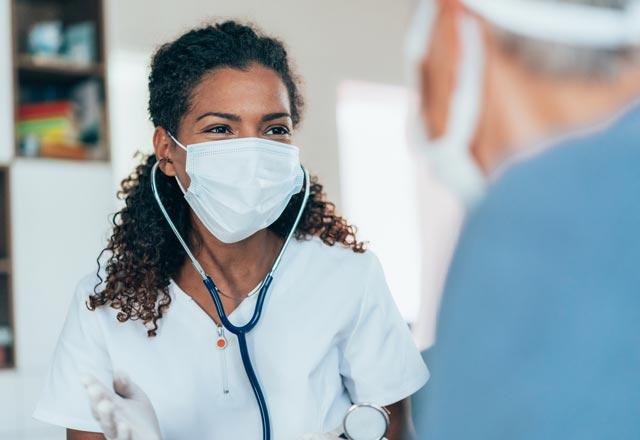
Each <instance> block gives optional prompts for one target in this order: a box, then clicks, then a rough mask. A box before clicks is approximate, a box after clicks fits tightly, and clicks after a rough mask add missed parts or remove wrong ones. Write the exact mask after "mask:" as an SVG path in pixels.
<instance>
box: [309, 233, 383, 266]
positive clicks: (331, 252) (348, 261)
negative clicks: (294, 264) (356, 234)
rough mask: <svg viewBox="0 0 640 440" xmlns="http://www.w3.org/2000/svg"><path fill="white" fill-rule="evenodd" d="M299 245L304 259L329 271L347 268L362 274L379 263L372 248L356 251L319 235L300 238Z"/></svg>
mask: <svg viewBox="0 0 640 440" xmlns="http://www.w3.org/2000/svg"><path fill="white" fill-rule="evenodd" d="M297 246H298V247H299V249H300V253H301V256H302V258H301V259H302V260H303V261H310V262H313V264H314V266H316V267H322V268H323V269H324V270H327V271H329V270H331V269H336V270H345V269H346V270H348V271H350V272H353V273H358V274H362V272H367V271H369V270H371V268H372V267H373V266H376V265H379V261H378V257H377V256H376V255H375V253H374V252H373V251H371V250H366V251H364V252H354V251H353V249H351V248H350V247H348V246H345V245H343V244H340V243H336V244H333V245H329V244H327V243H325V242H323V241H322V239H320V238H319V237H312V238H310V239H305V240H298V241H297Z"/></svg>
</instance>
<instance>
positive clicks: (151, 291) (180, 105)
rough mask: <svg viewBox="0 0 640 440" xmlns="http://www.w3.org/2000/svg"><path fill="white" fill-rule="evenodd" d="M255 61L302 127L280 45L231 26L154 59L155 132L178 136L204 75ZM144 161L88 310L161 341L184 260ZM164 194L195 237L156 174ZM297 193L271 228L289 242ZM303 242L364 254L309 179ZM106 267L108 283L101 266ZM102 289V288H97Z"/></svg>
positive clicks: (184, 211) (178, 195)
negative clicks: (135, 325)
mask: <svg viewBox="0 0 640 440" xmlns="http://www.w3.org/2000/svg"><path fill="white" fill-rule="evenodd" d="M252 63H257V64H260V65H262V66H265V67H267V68H270V69H272V70H273V71H275V72H276V73H277V74H278V75H279V76H280V78H281V79H282V81H283V83H284V84H285V86H286V88H287V90H288V94H289V99H290V104H291V118H292V120H293V125H294V127H295V126H297V124H298V123H299V122H300V113H301V110H302V98H301V96H300V92H299V88H298V85H297V80H296V77H295V75H294V74H293V72H292V71H291V67H290V65H289V60H288V58H287V52H286V50H285V47H284V45H283V44H282V42H280V41H278V40H276V39H274V38H271V37H268V36H265V35H262V34H261V33H259V32H258V31H256V29H255V28H254V27H251V26H248V25H243V24H239V23H237V22H234V21H225V22H223V23H218V24H215V25H208V26H205V27H201V28H199V29H194V30H191V31H189V32H187V33H186V34H184V35H182V36H181V37H179V38H178V39H177V40H175V41H173V42H171V43H167V44H164V45H163V46H161V47H160V48H159V49H158V51H157V52H156V53H155V55H154V56H153V59H152V63H151V73H150V75H149V92H150V93H149V115H150V118H151V121H152V122H153V124H154V125H155V126H156V127H163V128H165V129H167V130H169V131H171V132H174V133H176V132H177V131H178V126H179V125H180V122H181V120H182V117H183V116H184V115H185V114H186V113H187V112H188V110H189V108H190V105H191V102H192V93H193V90H194V88H195V87H196V86H197V84H198V83H199V81H200V80H201V79H202V78H203V76H204V75H205V74H207V73H210V72H211V71H214V70H216V69H219V68H225V67H230V68H234V69H246V68H247V67H248V66H249V65H250V64H252ZM138 154H139V155H140V156H141V163H140V164H139V165H138V166H137V167H136V169H135V170H134V171H133V173H131V175H129V177H127V178H126V179H124V180H123V181H122V184H121V189H120V191H118V198H119V199H121V200H124V207H123V208H122V209H121V210H120V211H118V212H117V213H115V214H114V216H113V220H112V222H113V232H112V235H111V237H110V239H109V240H108V242H107V245H106V247H105V248H104V249H103V250H102V252H101V253H100V255H99V256H98V259H97V261H98V279H99V283H98V284H97V285H96V286H95V288H94V291H93V293H94V294H93V295H91V296H90V297H89V301H88V304H87V306H88V308H89V309H90V310H95V309H96V308H97V307H100V306H105V305H108V306H110V307H112V308H114V309H116V310H118V314H117V319H118V320H119V321H120V322H125V321H128V320H141V321H142V322H143V324H144V325H145V327H146V328H147V333H148V335H149V336H155V335H156V331H157V329H158V320H159V319H161V318H162V316H163V314H164V313H165V312H166V310H167V309H168V307H169V305H170V303H171V297H170V296H169V290H168V286H169V281H170V278H171V277H173V276H174V275H175V274H176V273H177V272H178V270H179V269H180V267H181V266H182V265H183V263H184V261H185V258H186V257H187V256H186V253H185V252H184V250H183V248H182V247H181V246H180V244H179V242H178V240H177V239H176V237H175V235H174V234H173V232H172V231H171V229H170V227H169V225H168V224H167V222H166V220H165V219H164V217H163V216H162V213H161V212H160V209H159V208H158V206H157V204H156V201H155V199H154V196H153V193H152V191H151V183H150V179H151V168H152V167H153V165H154V164H155V163H156V161H157V159H156V157H155V155H153V154H152V155H147V156H144V155H141V154H140V153H138ZM156 183H157V186H158V191H159V192H160V194H161V195H162V198H163V202H164V205H165V208H166V210H167V212H168V214H169V215H170V216H171V218H172V220H173V222H174V223H175V225H176V228H177V229H178V231H179V232H180V234H181V235H182V236H183V237H190V238H191V237H192V234H191V233H192V224H191V215H190V208H189V205H188V204H187V202H186V201H185V199H184V196H183V194H182V192H181V190H180V188H179V187H178V185H177V183H176V181H175V179H173V178H172V177H169V176H166V175H165V174H164V173H158V174H157V176H156ZM302 198H303V196H302V194H296V195H294V196H293V197H292V198H291V200H290V202H289V204H288V205H287V207H286V208H285V210H284V211H283V213H282V215H281V216H280V217H279V218H278V219H277V220H276V221H275V222H274V223H273V224H272V225H271V226H269V229H270V230H271V231H273V232H274V233H275V234H277V235H278V236H280V237H282V238H284V237H285V236H286V234H287V233H288V231H289V230H290V228H291V227H292V226H293V221H294V219H295V216H296V214H297V212H298V210H299V208H300V205H301V203H302ZM294 236H295V238H296V239H298V240H302V239H309V238H311V237H313V236H317V237H319V238H320V239H321V240H322V241H323V242H324V243H325V244H327V245H329V246H333V245H335V244H340V245H344V246H346V247H348V248H351V249H352V250H353V251H354V252H364V251H365V245H364V243H362V242H360V241H358V240H357V238H356V231H355V227H354V226H352V225H350V224H349V223H348V222H347V221H346V220H345V219H344V218H342V217H340V216H338V215H337V214H336V212H335V206H334V204H333V203H331V202H330V201H328V200H327V199H326V196H325V194H324V192H323V187H322V185H321V184H320V183H319V182H318V180H317V178H315V177H312V178H311V187H310V195H309V201H308V203H307V206H306V207H305V209H304V212H303V215H302V219H301V221H300V223H299V225H298V227H297V229H296V231H295V234H294ZM105 254H106V255H108V256H109V257H108V258H107V259H106V261H105V262H104V276H105V278H103V277H102V274H101V272H102V270H101V260H102V257H103V255H105ZM102 285H104V289H99V287H100V286H102Z"/></svg>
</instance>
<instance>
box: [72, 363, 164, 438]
mask: <svg viewBox="0 0 640 440" xmlns="http://www.w3.org/2000/svg"><path fill="white" fill-rule="evenodd" d="M82 383H83V384H84V386H85V389H86V390H87V394H88V395H89V401H90V403H91V412H92V413H93V417H95V419H96V420H97V421H98V423H100V427H101V428H102V430H103V432H104V436H105V437H106V438H107V440H162V435H161V434H160V424H159V423H158V417H157V416H156V413H155V411H154V409H153V406H152V405H151V401H150V400H149V398H148V397H147V395H146V394H145V392H144V391H142V389H141V388H140V387H139V386H138V385H136V384H135V383H133V382H132V381H131V380H130V379H129V377H128V376H127V375H126V374H125V373H123V372H116V373H115V374H114V378H113V391H112V390H109V389H108V388H107V387H105V386H104V385H103V384H102V383H100V382H99V381H98V379H96V378H95V377H93V376H91V375H85V376H83V377H82ZM114 391H115V392H114Z"/></svg>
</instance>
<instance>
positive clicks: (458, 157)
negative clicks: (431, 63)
mask: <svg viewBox="0 0 640 440" xmlns="http://www.w3.org/2000/svg"><path fill="white" fill-rule="evenodd" d="M436 12H437V9H436V5H435V2H433V1H430V0H425V1H422V2H421V3H420V5H419V8H418V11H417V14H416V18H415V19H414V23H413V24H412V27H411V29H410V31H409V34H408V38H407V46H406V56H407V62H408V68H409V73H410V75H411V77H410V80H411V81H412V82H413V83H414V84H415V85H416V86H417V85H419V84H420V82H419V81H418V77H419V75H418V72H419V66H420V62H421V60H422V57H423V56H424V54H425V53H426V51H427V49H428V48H429V43H430V38H431V34H432V28H433V24H434V22H435V17H436ZM458 29H459V32H460V49H461V51H460V59H459V67H458V69H459V70H458V72H457V78H456V87H455V90H454V92H453V95H452V98H451V103H450V105H449V113H448V115H447V127H446V129H445V132H444V133H443V134H442V136H440V137H438V138H435V139H434V138H432V137H431V136H429V134H428V130H427V127H424V126H423V124H422V123H415V122H414V123H412V124H411V126H412V130H413V133H412V134H411V138H412V139H411V141H412V143H414V144H415V147H416V150H417V151H418V152H419V154H421V155H424V156H425V157H426V158H427V159H428V162H429V165H430V166H431V167H432V169H433V171H434V173H435V174H436V175H437V177H438V179H439V180H440V181H441V182H442V183H444V184H445V185H446V186H447V187H448V188H449V189H450V190H452V191H453V192H454V193H455V194H456V196H457V197H458V198H459V199H460V200H461V201H462V202H463V203H464V204H465V205H466V206H469V205H472V204H474V203H475V202H476V201H477V200H479V199H480V198H481V197H482V195H483V194H484V192H485V189H486V186H487V179H486V177H485V175H484V173H483V171H482V170H481V168H480V166H479V165H478V164H477V163H476V161H475V159H474V158H473V156H472V155H471V150H470V147H471V143H472V141H473V137H474V135H475V133H476V129H477V125H478V120H479V117H480V110H481V104H482V98H483V79H484V46H483V39H482V33H481V29H480V25H479V23H478V22H477V20H476V19H475V18H473V17H470V16H462V17H460V23H459V24H458ZM413 113H414V114H415V115H416V118H418V117H419V110H418V109H414V111H413Z"/></svg>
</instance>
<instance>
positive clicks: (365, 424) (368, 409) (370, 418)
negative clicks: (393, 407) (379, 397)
mask: <svg viewBox="0 0 640 440" xmlns="http://www.w3.org/2000/svg"><path fill="white" fill-rule="evenodd" d="M388 428H389V413H388V412H387V410H385V409H384V408H382V407H380V406H378V405H373V404H371V403H360V404H357V405H353V406H352V407H351V408H350V409H349V411H347V414H346V415H345V416H344V420H343V422H342V429H343V432H344V436H345V437H346V438H348V439H349V440H382V439H384V436H385V435H386V434H387V429H388Z"/></svg>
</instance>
